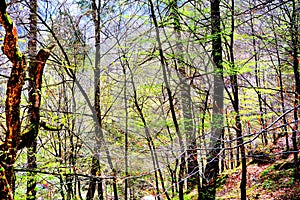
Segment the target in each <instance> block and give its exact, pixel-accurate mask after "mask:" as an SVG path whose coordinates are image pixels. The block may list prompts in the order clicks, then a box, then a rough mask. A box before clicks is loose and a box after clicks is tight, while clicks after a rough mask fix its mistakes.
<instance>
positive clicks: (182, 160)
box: [149, 0, 185, 200]
mask: <svg viewBox="0 0 300 200" xmlns="http://www.w3.org/2000/svg"><path fill="white" fill-rule="evenodd" d="M149 4H150V12H151V18H152V20H153V24H154V27H155V34H156V41H157V43H158V51H159V58H160V62H161V66H162V71H163V79H164V83H165V85H166V90H167V94H168V98H169V105H170V110H171V115H172V120H173V123H174V126H175V130H176V133H177V136H178V140H179V145H180V165H179V166H180V167H179V180H178V181H179V200H183V199H184V196H183V190H184V170H185V151H184V143H183V138H182V135H181V132H180V129H179V124H178V121H177V118H176V114H175V108H174V104H173V96H172V92H171V88H170V85H169V82H168V76H167V69H166V62H165V58H164V55H163V50H162V43H161V39H160V34H159V28H158V22H157V19H156V15H155V11H154V5H153V2H152V0H149Z"/></svg>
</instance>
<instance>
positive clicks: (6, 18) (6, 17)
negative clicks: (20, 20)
mask: <svg viewBox="0 0 300 200" xmlns="http://www.w3.org/2000/svg"><path fill="white" fill-rule="evenodd" d="M3 17H4V19H5V22H6V23H7V25H8V26H12V25H13V20H12V19H11V18H10V16H9V15H8V14H7V12H5V13H4V14H3Z"/></svg>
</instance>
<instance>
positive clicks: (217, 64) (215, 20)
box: [199, 0, 224, 200]
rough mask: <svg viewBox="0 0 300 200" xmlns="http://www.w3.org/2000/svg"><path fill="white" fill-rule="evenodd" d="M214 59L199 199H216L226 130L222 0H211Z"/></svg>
mask: <svg viewBox="0 0 300 200" xmlns="http://www.w3.org/2000/svg"><path fill="white" fill-rule="evenodd" d="M210 3H211V33H212V36H213V37H212V38H213V39H212V60H213V65H214V88H213V90H214V91H213V113H212V125H211V126H212V134H211V139H210V145H209V153H208V155H207V163H206V166H205V171H204V178H203V179H202V191H201V193H200V194H199V199H207V200H209V199H215V196H216V179H217V176H218V174H219V152H220V149H221V136H222V134H223V132H224V113H223V112H224V102H223V101H224V84H223V66H222V40H221V14H220V0H211V1H210Z"/></svg>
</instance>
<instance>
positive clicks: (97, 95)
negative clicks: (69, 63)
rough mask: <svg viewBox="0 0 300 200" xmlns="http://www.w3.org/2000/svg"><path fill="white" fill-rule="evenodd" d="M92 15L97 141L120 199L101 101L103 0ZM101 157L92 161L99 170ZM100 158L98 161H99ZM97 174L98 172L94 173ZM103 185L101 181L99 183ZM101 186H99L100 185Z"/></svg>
mask: <svg viewBox="0 0 300 200" xmlns="http://www.w3.org/2000/svg"><path fill="white" fill-rule="evenodd" d="M91 3H92V11H93V12H92V17H93V22H94V27H95V46H96V53H95V70H94V90H95V94H94V95H95V102H94V106H95V113H96V119H95V121H96V124H95V134H96V140H97V141H96V142H97V149H100V148H101V147H102V146H103V147H104V149H105V154H106V157H107V161H108V165H109V167H110V168H111V170H112V176H113V183H112V185H113V194H114V199H115V200H117V199H118V188H117V180H116V170H115V168H114V165H113V163H112V158H111V155H110V152H109V149H108V148H107V146H106V145H105V138H104V134H103V130H102V118H101V101H100V92H101V91H100V34H101V33H100V19H101V11H100V10H101V0H98V3H96V1H95V0H92V2H91ZM98 159H100V158H99V157H98V158H97V159H93V161H92V162H97V163H92V165H96V166H99V172H100V164H99V160H98ZM97 160H98V161H97ZM93 175H96V174H93ZM93 184H95V183H92V182H91V183H90V186H91V187H89V190H88V194H89V195H90V196H91V197H92V196H94V193H95V190H94V189H93V188H95V187H94V186H93ZM99 184H100V185H99V186H101V184H102V183H101V182H100V183H99ZM98 188H99V187H98ZM102 191H103V189H102V188H99V189H98V196H99V197H98V198H100V199H102V198H103V192H102Z"/></svg>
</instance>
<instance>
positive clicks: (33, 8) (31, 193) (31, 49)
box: [26, 0, 39, 200]
mask: <svg viewBox="0 0 300 200" xmlns="http://www.w3.org/2000/svg"><path fill="white" fill-rule="evenodd" d="M36 14H37V0H31V1H30V15H29V21H30V25H29V41H28V56H29V59H30V65H29V77H30V80H29V86H28V90H29V92H28V94H29V100H30V109H29V121H30V123H31V124H32V125H33V126H37V124H38V123H39V119H35V116H36V115H38V113H35V114H34V115H32V114H31V112H34V95H36V94H35V92H36V90H35V83H34V78H35V71H34V70H35V69H34V63H35V55H36V53H37V43H36V41H37V16H36ZM37 120H38V121H37ZM35 131H36V133H35V134H36V135H38V129H36V130H35ZM36 150H37V140H36V138H35V139H34V141H33V142H32V144H31V145H30V146H29V148H28V149H27V168H28V169H31V170H33V171H34V170H35V169H36V167H37V164H36V155H35V154H36ZM35 176H36V173H34V172H28V175H27V192H26V195H27V197H26V199H27V200H31V199H36V190H35V187H36V181H35Z"/></svg>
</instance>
